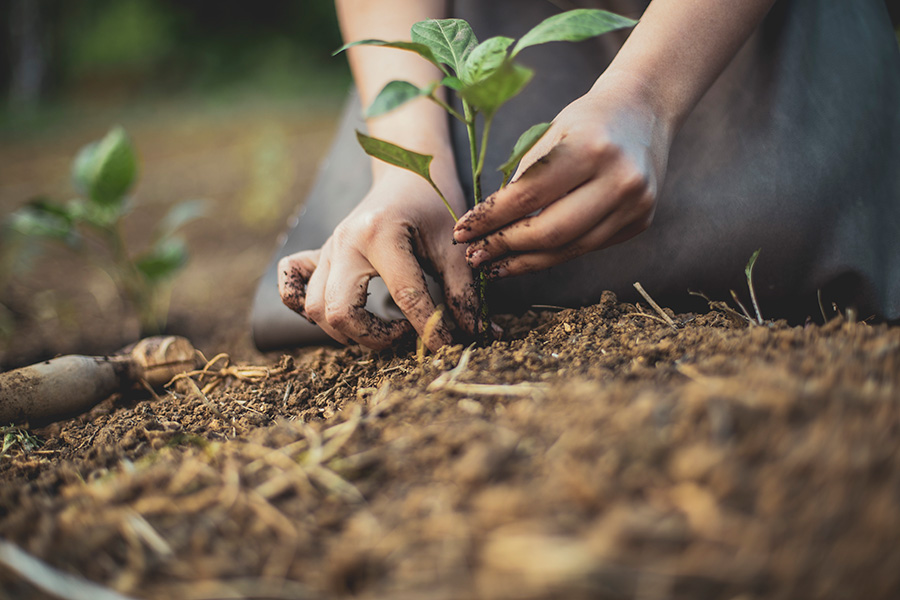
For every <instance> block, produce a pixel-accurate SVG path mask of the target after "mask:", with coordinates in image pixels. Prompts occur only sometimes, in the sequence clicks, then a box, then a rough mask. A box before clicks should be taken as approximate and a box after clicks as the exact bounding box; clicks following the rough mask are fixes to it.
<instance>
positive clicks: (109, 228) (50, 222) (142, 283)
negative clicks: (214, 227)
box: [7, 127, 202, 335]
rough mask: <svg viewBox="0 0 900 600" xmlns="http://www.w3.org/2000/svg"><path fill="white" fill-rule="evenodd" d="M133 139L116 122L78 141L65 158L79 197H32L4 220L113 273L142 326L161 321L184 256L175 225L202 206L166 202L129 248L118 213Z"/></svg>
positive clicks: (153, 329) (124, 201)
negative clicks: (145, 244)
mask: <svg viewBox="0 0 900 600" xmlns="http://www.w3.org/2000/svg"><path fill="white" fill-rule="evenodd" d="M137 171H138V163H137V156H136V153H135V150H134V147H133V145H132V143H131V140H130V139H129V137H128V135H127V134H126V133H125V131H124V130H123V129H122V128H121V127H117V128H114V129H112V130H111V131H110V132H109V133H108V134H107V135H106V136H105V137H104V138H103V139H101V140H99V141H96V142H93V143H91V144H88V145H87V146H85V147H84V148H82V149H81V150H80V151H79V153H78V155H77V157H76V158H75V161H74V162H73V164H72V179H73V181H74V184H75V187H76V188H77V190H78V192H79V193H80V194H82V197H79V198H76V199H73V200H70V201H69V202H68V203H65V204H61V203H57V202H53V201H51V200H47V199H44V198H38V199H35V200H32V201H31V202H29V203H28V204H27V205H26V206H24V207H22V208H21V209H19V210H18V211H16V212H15V213H13V214H12V215H11V216H10V219H9V221H8V223H7V225H8V227H9V228H10V229H11V230H12V231H13V232H15V233H17V234H19V235H20V236H22V237H23V238H24V239H25V240H28V239H31V238H43V239H52V240H56V241H59V242H63V243H65V244H67V245H68V246H70V247H71V248H73V249H75V250H78V251H81V252H83V255H84V256H85V257H86V258H89V259H92V260H94V261H95V262H97V263H98V264H99V266H100V267H101V268H103V269H104V270H105V271H106V272H107V273H108V274H109V275H110V277H111V278H112V279H113V281H115V283H116V285H117V287H118V288H119V291H120V292H121V293H122V295H124V296H125V298H127V300H128V301H129V302H130V303H131V305H132V306H133V307H134V309H135V311H136V312H137V315H138V318H139V320H140V325H141V333H142V334H145V335H148V334H154V333H159V332H160V331H162V329H163V328H164V327H165V323H166V313H167V312H168V294H167V293H166V292H167V289H166V287H165V285H164V284H165V283H167V282H168V281H169V280H170V279H171V278H172V277H173V276H174V275H175V273H177V272H178V270H179V269H180V268H181V267H182V266H183V265H184V264H185V262H186V261H187V248H186V245H185V243H184V240H183V239H181V238H180V237H178V236H176V235H175V233H176V231H177V230H178V229H179V228H180V227H181V226H182V225H184V224H185V223H187V222H188V221H190V220H192V219H194V218H196V217H197V216H199V214H200V213H201V211H202V207H201V205H200V203H199V202H196V201H194V202H185V203H181V204H177V205H175V206H173V207H172V209H171V210H170V211H169V213H168V214H167V215H166V216H165V217H164V218H163V219H162V221H160V222H159V223H158V224H157V227H156V231H155V235H154V238H153V241H152V242H151V244H150V247H149V248H148V249H147V250H145V251H144V252H142V253H140V254H137V255H133V254H132V253H131V252H129V250H128V247H127V245H126V244H125V239H124V237H123V235H122V220H123V217H125V215H127V214H128V213H129V212H130V210H131V203H130V202H129V201H128V200H129V198H128V192H129V191H130V190H131V188H132V186H133V185H134V182H135V179H136V178H137Z"/></svg>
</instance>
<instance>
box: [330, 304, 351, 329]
mask: <svg viewBox="0 0 900 600" xmlns="http://www.w3.org/2000/svg"><path fill="white" fill-rule="evenodd" d="M325 321H326V322H327V323H328V324H329V325H331V326H332V327H333V328H334V329H336V330H338V331H344V330H345V329H346V328H347V326H348V325H350V323H351V322H352V321H353V310H352V308H351V307H349V306H347V305H346V304H332V305H329V306H326V307H325Z"/></svg>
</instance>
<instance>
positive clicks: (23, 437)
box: [0, 424, 44, 459]
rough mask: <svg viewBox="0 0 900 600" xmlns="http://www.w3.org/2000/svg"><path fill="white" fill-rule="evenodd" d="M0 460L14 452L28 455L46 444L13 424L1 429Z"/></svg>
mask: <svg viewBox="0 0 900 600" xmlns="http://www.w3.org/2000/svg"><path fill="white" fill-rule="evenodd" d="M0 436H2V440H3V441H2V443H0V459H2V458H3V457H5V456H7V455H9V454H10V453H12V452H17V453H24V454H28V453H29V452H31V451H33V450H37V449H38V448H40V447H41V446H43V445H44V442H43V441H42V440H41V439H40V438H38V437H36V436H35V435H34V434H33V433H31V432H30V431H28V430H27V429H23V428H21V427H16V426H15V425H13V424H9V425H5V426H3V427H0Z"/></svg>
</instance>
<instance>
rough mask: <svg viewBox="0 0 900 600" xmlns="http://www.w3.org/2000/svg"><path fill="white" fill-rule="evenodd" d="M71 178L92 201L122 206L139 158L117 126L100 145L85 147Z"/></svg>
mask: <svg viewBox="0 0 900 600" xmlns="http://www.w3.org/2000/svg"><path fill="white" fill-rule="evenodd" d="M72 176H73V179H74V180H75V184H76V186H77V187H79V188H80V189H81V190H82V191H83V192H84V193H85V194H86V195H87V196H88V197H89V198H90V200H91V201H92V202H95V203H97V204H99V205H102V206H110V207H118V206H122V204H123V202H124V199H125V194H127V193H128V190H129V189H131V186H132V185H133V184H134V180H135V177H136V176H137V156H136V155H135V151H134V146H132V144H131V140H130V139H129V138H128V134H127V133H125V130H124V129H122V128H121V127H116V128H114V129H112V130H111V131H110V132H109V133H107V134H106V137H104V138H103V139H102V140H100V141H99V142H94V143H92V144H88V145H87V146H85V147H84V148H82V149H81V151H80V152H79V153H78V156H77V157H76V158H75V162H74V164H73V166H72Z"/></svg>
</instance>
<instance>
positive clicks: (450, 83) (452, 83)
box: [440, 75, 463, 92]
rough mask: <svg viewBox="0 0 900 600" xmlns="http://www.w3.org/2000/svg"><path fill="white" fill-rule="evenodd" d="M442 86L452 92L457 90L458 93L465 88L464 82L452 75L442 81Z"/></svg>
mask: <svg viewBox="0 0 900 600" xmlns="http://www.w3.org/2000/svg"><path fill="white" fill-rule="evenodd" d="M440 84H441V85H443V86H444V87H448V88H450V89H451V90H456V91H457V92H458V91H459V90H461V89H462V88H463V82H462V81H460V80H459V77H453V76H452V75H448V76H447V77H444V78H443V79H441V83H440Z"/></svg>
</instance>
